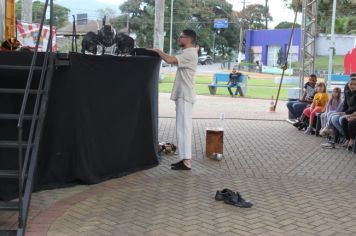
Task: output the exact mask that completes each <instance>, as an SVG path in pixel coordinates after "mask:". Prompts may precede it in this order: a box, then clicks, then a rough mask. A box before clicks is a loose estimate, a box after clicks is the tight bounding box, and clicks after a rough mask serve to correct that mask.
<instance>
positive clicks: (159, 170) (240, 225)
mask: <svg viewBox="0 0 356 236" xmlns="http://www.w3.org/2000/svg"><path fill="white" fill-rule="evenodd" d="M268 105H269V101H266V100H251V99H244V98H241V99H240V98H226V97H225V98H221V97H210V96H199V97H198V102H197V104H196V105H195V107H194V117H195V118H196V119H194V121H193V169H192V171H187V172H177V171H172V170H170V167H169V165H170V163H171V162H175V161H176V160H177V157H176V156H174V155H163V156H162V164H161V165H159V166H158V167H156V168H152V169H149V170H146V171H141V172H137V173H134V174H131V175H128V176H125V177H122V178H117V179H112V180H109V181H106V182H103V183H100V184H97V185H91V186H75V187H72V188H65V189H56V190H51V191H43V192H39V193H35V194H34V195H33V201H32V207H31V220H30V221H29V230H28V234H27V235H29V236H41V235H49V236H65V235H73V236H74V235H75V236H78V235H79V236H84V235H90V236H91V235H93V236H100V235H122V236H126V235H137V236H141V235H142V236H146V235H152V236H153V235H168V236H170V235H172V236H173V235H184V236H189V235H197V236H198V235H199V236H200V235H238V236H239V235H296V236H300V235H337V236H339V235H356V188H355V187H356V156H355V155H354V154H352V153H349V152H348V151H347V150H344V149H341V148H337V149H334V150H323V149H320V148H319V145H320V144H321V143H323V142H324V141H325V140H323V139H321V138H317V137H314V136H306V135H304V134H303V133H302V132H300V131H297V130H296V129H295V128H294V127H293V126H291V125H290V124H288V123H287V122H285V121H283V120H284V119H285V118H286V111H285V110H283V109H285V108H284V107H285V105H283V104H282V103H281V104H280V106H279V107H278V109H277V112H276V113H268V112H266V111H267V110H268ZM220 112H224V113H225V116H226V118H227V119H226V120H225V122H224V128H225V136H224V159H223V160H222V161H221V162H216V161H213V160H210V159H206V158H205V157H204V151H205V128H206V127H208V126H211V125H214V123H215V122H216V121H217V119H216V118H218V117H219V113H220ZM160 116H161V118H160V121H159V140H160V141H168V142H174V143H175V119H174V118H164V117H171V116H174V103H173V102H171V101H170V100H169V95H168V94H160ZM210 118H215V119H210ZM229 118H231V119H229ZM240 118H243V119H240ZM245 119H253V120H245ZM272 119H274V120H276V121H271V120H272ZM223 188H230V189H233V190H237V191H239V192H240V193H241V194H242V196H243V197H244V198H245V199H247V200H249V201H251V202H252V203H253V204H254V206H253V207H252V208H251V209H242V208H237V207H234V206H231V205H227V204H224V203H222V202H217V201H215V200H214V195H215V191H216V190H221V189H223ZM11 214H12V215H11ZM14 217H15V216H14V215H13V213H0V227H1V228H2V227H4V226H6V225H9V224H11V222H14V219H15V218H14Z"/></svg>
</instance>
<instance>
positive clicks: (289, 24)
mask: <svg viewBox="0 0 356 236" xmlns="http://www.w3.org/2000/svg"><path fill="white" fill-rule="evenodd" d="M292 27H293V22H287V21H282V22H281V23H279V24H278V25H276V26H275V27H274V28H275V29H290V28H292ZM294 28H300V24H297V23H296V24H295V25H294Z"/></svg>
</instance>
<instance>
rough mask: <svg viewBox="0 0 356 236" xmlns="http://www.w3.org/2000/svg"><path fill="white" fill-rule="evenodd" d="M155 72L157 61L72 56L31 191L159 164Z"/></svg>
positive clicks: (59, 82) (58, 85)
mask: <svg viewBox="0 0 356 236" xmlns="http://www.w3.org/2000/svg"><path fill="white" fill-rule="evenodd" d="M159 69H160V59H159V58H157V57H148V56H128V57H114V56H90V55H82V54H70V66H69V67H60V68H58V69H57V70H56V72H55V75H54V78H53V81H52V86H51V91H50V97H49V102H48V110H47V115H46V120H45V124H44V131H43V136H42V140H41V144H40V153H39V163H38V169H37V176H36V177H37V178H36V185H35V189H36V190H39V189H44V188H53V187H58V186H65V185H68V184H74V183H84V184H93V183H98V182H100V181H102V180H105V179H108V178H110V177H115V176H121V175H125V174H127V173H130V172H133V171H137V170H141V169H145V168H150V167H153V166H155V165H157V164H158V163H159V156H158V154H157V144H158V141H157V140H158V77H159ZM2 192H3V191H1V188H0V198H6V196H3V195H2Z"/></svg>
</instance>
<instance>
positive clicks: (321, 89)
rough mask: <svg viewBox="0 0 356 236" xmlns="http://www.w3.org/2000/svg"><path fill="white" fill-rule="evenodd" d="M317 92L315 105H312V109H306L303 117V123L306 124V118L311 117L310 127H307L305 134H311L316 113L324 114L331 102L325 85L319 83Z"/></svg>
mask: <svg viewBox="0 0 356 236" xmlns="http://www.w3.org/2000/svg"><path fill="white" fill-rule="evenodd" d="M316 92H317V93H316V94H315V96H314V99H313V103H312V104H311V105H310V107H308V108H305V109H304V111H303V115H302V117H301V122H304V120H305V117H309V126H308V127H307V130H306V131H305V134H311V128H312V126H313V124H314V119H315V115H316V113H319V112H323V111H324V109H325V107H326V104H327V103H328V100H329V95H328V93H327V91H326V86H325V83H323V82H321V83H318V84H317V85H316Z"/></svg>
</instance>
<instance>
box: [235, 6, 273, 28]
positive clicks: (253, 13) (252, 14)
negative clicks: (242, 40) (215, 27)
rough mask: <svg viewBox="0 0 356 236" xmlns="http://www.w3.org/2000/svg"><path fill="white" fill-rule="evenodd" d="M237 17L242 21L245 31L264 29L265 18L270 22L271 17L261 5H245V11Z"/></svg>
mask: <svg viewBox="0 0 356 236" xmlns="http://www.w3.org/2000/svg"><path fill="white" fill-rule="evenodd" d="M266 13H267V15H266ZM238 16H239V17H240V18H241V19H243V22H244V27H245V28H247V29H265V28H266V17H267V19H268V21H271V20H272V16H271V15H270V13H269V12H268V11H266V7H265V6H263V5H261V4H250V5H247V6H246V8H245V10H243V11H241V12H239V13H238Z"/></svg>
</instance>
